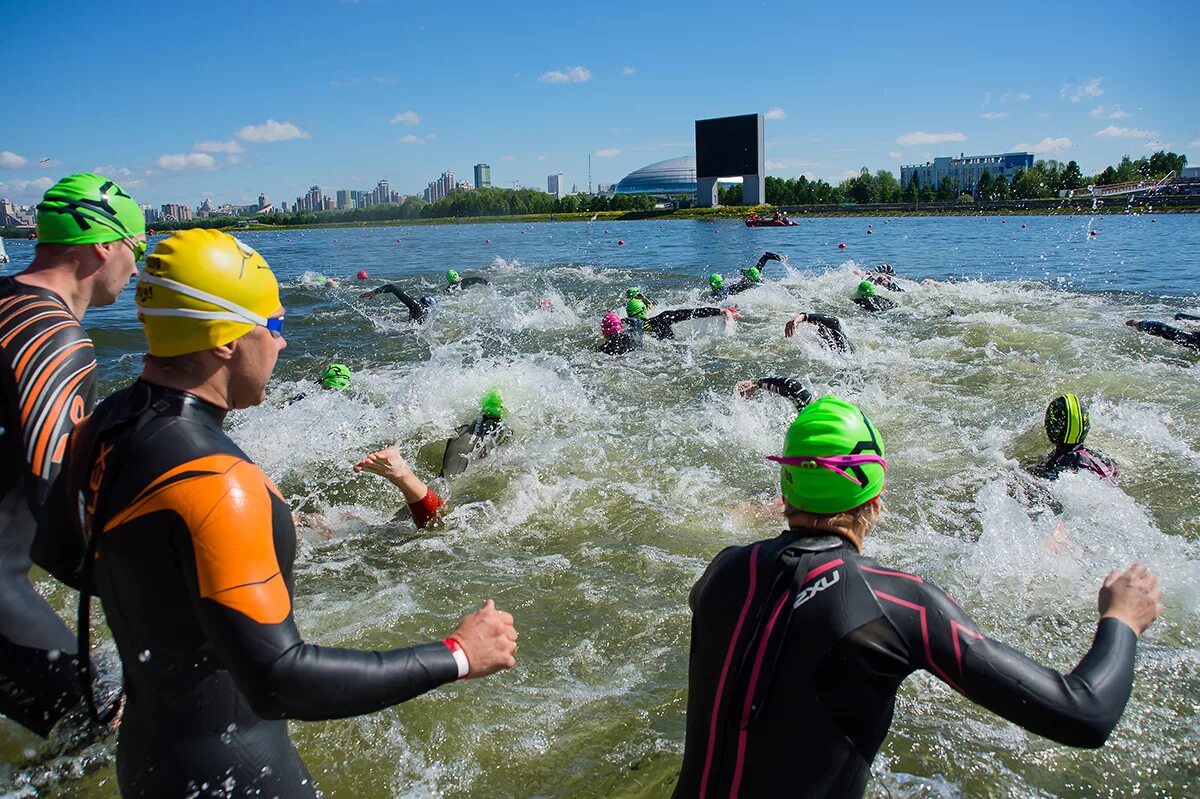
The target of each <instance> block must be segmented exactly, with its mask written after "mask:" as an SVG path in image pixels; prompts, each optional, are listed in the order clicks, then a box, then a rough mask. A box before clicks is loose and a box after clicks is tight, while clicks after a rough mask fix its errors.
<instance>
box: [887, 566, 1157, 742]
mask: <svg viewBox="0 0 1200 799" xmlns="http://www.w3.org/2000/svg"><path fill="white" fill-rule="evenodd" d="M878 574H879V576H878V577H876V576H875V575H874V574H872V576H871V577H870V584H871V587H872V588H873V589H874V591H875V595H876V597H877V598H878V599H879V602H880V606H881V607H882V608H883V610H884V612H885V614H886V615H887V617H888V619H889V620H890V621H891V623H892V626H893V627H894V629H895V630H896V631H897V632H898V633H899V634H900V637H901V638H902V639H903V640H904V644H905V646H907V648H908V660H909V666H910V668H913V669H914V670H915V669H925V670H927V671H929V672H930V673H931V674H933V675H934V676H936V677H938V678H939V679H940V680H942V682H945V683H946V684H947V685H949V686H950V687H952V688H954V689H955V690H957V691H958V692H959V693H961V694H963V695H964V696H966V697H967V698H968V699H970V700H971V701H973V702H976V703H978V704H980V705H982V706H984V707H986V708H988V709H989V710H991V711H993V712H994V713H997V714H999V715H1001V716H1003V717H1004V718H1006V719H1008V720H1009V721H1012V722H1014V723H1016V724H1018V725H1020V726H1021V727H1024V728H1025V729H1027V730H1029V731H1030V732H1033V733H1036V734H1038V735H1041V736H1043V737H1045V738H1049V739H1050V740H1053V741H1057V742H1058V743H1062V744H1066V745H1068V746H1077V747H1087V748H1095V747H1099V746H1101V745H1103V743H1104V742H1105V740H1106V739H1107V738H1108V736H1109V734H1110V733H1111V732H1112V730H1113V728H1114V727H1115V726H1116V724H1117V722H1118V721H1119V720H1120V718H1121V714H1122V712H1123V711H1124V708H1125V703H1126V702H1127V701H1128V699H1129V695H1130V692H1131V690H1132V687H1133V665H1134V663H1133V661H1134V651H1135V649H1136V646H1137V636H1138V635H1140V634H1141V632H1142V631H1144V630H1145V629H1146V627H1148V626H1149V625H1150V623H1151V622H1152V621H1153V620H1154V619H1155V618H1156V617H1157V616H1158V615H1159V614H1161V613H1162V604H1161V602H1160V600H1161V597H1162V591H1161V589H1157V588H1155V586H1154V577H1153V575H1151V574H1149V572H1147V571H1146V568H1145V566H1142V565H1141V564H1136V565H1134V566H1133V567H1132V568H1131V569H1129V570H1128V571H1127V572H1125V573H1124V574H1117V573H1116V572H1115V571H1114V572H1113V573H1111V574H1110V575H1109V576H1108V577H1107V578H1106V579H1105V581H1104V585H1103V587H1102V588H1101V591H1100V600H1099V606H1100V616H1101V618H1100V620H1099V622H1098V624H1097V627H1096V635H1095V639H1094V641H1093V642H1092V646H1091V649H1090V650H1089V651H1088V653H1087V654H1086V655H1085V656H1084V657H1083V659H1082V660H1081V661H1080V662H1079V665H1078V666H1076V667H1075V669H1074V670H1073V671H1072V672H1070V673H1069V674H1060V673H1059V672H1057V671H1055V670H1054V669H1050V668H1046V667H1045V666H1042V665H1040V664H1038V663H1037V662H1036V661H1034V660H1033V659H1031V658H1029V657H1027V656H1025V655H1024V654H1022V653H1020V652H1018V651H1016V650H1015V649H1012V648H1010V647H1007V646H1005V645H1004V644H1001V643H999V642H997V641H994V640H992V639H990V638H988V637H987V636H985V635H983V634H982V633H980V632H978V631H977V630H976V628H975V624H974V622H972V621H971V619H970V618H969V617H968V616H967V615H966V613H965V612H963V610H962V608H960V607H959V606H958V605H957V604H956V603H955V602H954V601H953V600H952V599H950V597H948V596H947V595H946V594H945V593H944V592H942V590H941V589H939V588H937V587H935V586H933V585H930V584H929V583H926V582H924V581H920V580H919V578H912V577H907V578H899V577H898V576H896V575H897V574H898V573H895V572H886V571H880V572H878Z"/></svg>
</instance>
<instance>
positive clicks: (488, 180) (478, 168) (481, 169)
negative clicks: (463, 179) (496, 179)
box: [475, 164, 492, 189]
mask: <svg viewBox="0 0 1200 799" xmlns="http://www.w3.org/2000/svg"><path fill="white" fill-rule="evenodd" d="M491 185H492V168H491V167H490V166H488V165H487V164H476V165H475V188H477V189H486V188H488V187H489V186H491Z"/></svg>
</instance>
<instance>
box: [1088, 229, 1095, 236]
mask: <svg viewBox="0 0 1200 799" xmlns="http://www.w3.org/2000/svg"><path fill="white" fill-rule="evenodd" d="M1088 235H1089V236H1095V235H1096V231H1094V230H1093V231H1092V232H1091V233H1088Z"/></svg>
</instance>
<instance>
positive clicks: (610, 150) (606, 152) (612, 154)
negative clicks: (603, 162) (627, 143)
mask: <svg viewBox="0 0 1200 799" xmlns="http://www.w3.org/2000/svg"><path fill="white" fill-rule="evenodd" d="M620 154H621V151H620V150H618V149H617V148H616V147H606V148H604V149H603V150H597V151H596V157H597V158H616V157H617V156H618V155H620Z"/></svg>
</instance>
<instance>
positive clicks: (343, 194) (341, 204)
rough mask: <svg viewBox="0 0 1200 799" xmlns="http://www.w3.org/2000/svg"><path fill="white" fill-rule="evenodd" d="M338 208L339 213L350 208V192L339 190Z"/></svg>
mask: <svg viewBox="0 0 1200 799" xmlns="http://www.w3.org/2000/svg"><path fill="white" fill-rule="evenodd" d="M337 207H338V210H339V211H341V210H343V209H345V208H348V207H350V192H348V191H346V190H345V189H338V190H337Z"/></svg>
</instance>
